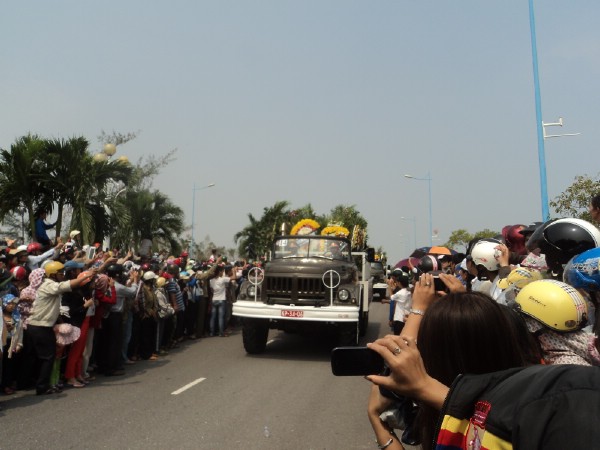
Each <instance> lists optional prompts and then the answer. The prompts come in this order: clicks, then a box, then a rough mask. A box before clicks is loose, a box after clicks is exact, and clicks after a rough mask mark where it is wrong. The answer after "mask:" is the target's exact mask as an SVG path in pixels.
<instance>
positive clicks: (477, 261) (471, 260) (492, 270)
mask: <svg viewBox="0 0 600 450" xmlns="http://www.w3.org/2000/svg"><path fill="white" fill-rule="evenodd" d="M508 259H509V252H508V248H507V247H506V245H504V244H503V243H502V242H500V241H499V240H497V239H481V240H478V241H477V242H475V243H474V245H473V246H472V248H471V249H470V252H469V253H468V256H467V267H469V265H470V266H471V267H469V272H471V273H473V274H475V275H476V276H477V283H474V282H473V283H472V289H473V291H476V292H483V293H484V294H487V295H489V296H491V297H492V298H493V299H494V300H496V301H499V302H500V303H504V300H503V299H501V298H500V297H501V294H502V290H501V289H499V288H498V281H499V280H500V278H501V277H505V276H506V275H508V273H509V272H510V270H511V268H510V265H509V264H508Z"/></svg>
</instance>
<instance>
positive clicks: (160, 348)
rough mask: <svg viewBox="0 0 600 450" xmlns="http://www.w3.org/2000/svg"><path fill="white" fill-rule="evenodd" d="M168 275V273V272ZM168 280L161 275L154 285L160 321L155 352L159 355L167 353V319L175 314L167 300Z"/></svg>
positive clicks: (170, 318)
mask: <svg viewBox="0 0 600 450" xmlns="http://www.w3.org/2000/svg"><path fill="white" fill-rule="evenodd" d="M166 275H168V274H166ZM166 282H167V280H166V278H164V277H163V276H160V277H158V278H157V279H156V283H155V286H154V294H155V295H156V300H157V302H158V313H157V315H158V323H157V330H156V349H155V353H156V354H158V355H164V354H166V353H167V350H166V341H167V339H165V325H166V323H167V321H171V320H172V318H173V316H174V315H175V310H174V309H173V307H172V306H171V303H169V301H168V300H167V295H166V292H165V289H164V287H165V284H166Z"/></svg>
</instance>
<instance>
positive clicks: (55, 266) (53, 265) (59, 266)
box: [44, 261, 65, 277]
mask: <svg viewBox="0 0 600 450" xmlns="http://www.w3.org/2000/svg"><path fill="white" fill-rule="evenodd" d="M64 267H65V266H64V265H63V263H61V262H58V261H50V262H49V263H48V264H46V265H45V266H44V271H45V272H46V276H47V277H49V276H50V275H53V274H55V273H58V272H60V271H61V270H63V269H64Z"/></svg>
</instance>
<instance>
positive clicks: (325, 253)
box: [273, 236, 350, 261]
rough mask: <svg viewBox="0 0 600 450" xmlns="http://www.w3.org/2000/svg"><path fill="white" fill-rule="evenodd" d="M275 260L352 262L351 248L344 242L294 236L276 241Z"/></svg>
mask: <svg viewBox="0 0 600 450" xmlns="http://www.w3.org/2000/svg"><path fill="white" fill-rule="evenodd" d="M273 250H274V251H273V259H284V258H327V259H335V260H339V261H349V260H350V246H349V245H348V242H345V241H342V240H334V239H327V238H322V237H306V236H298V237H296V236H294V237H286V238H281V239H278V240H277V241H275V245H274V249H273Z"/></svg>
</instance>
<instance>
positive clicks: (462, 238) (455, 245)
mask: <svg viewBox="0 0 600 450" xmlns="http://www.w3.org/2000/svg"><path fill="white" fill-rule="evenodd" d="M499 234H500V233H499V232H497V231H492V230H489V229H487V228H486V229H484V230H481V231H477V232H476V233H473V234H471V233H469V232H468V231H467V230H465V229H460V230H455V231H453V232H452V233H451V234H450V237H449V238H448V241H447V242H446V243H445V244H444V247H448V248H451V249H453V250H456V251H457V252H461V253H464V252H465V251H466V250H467V245H468V244H469V242H470V241H471V240H473V239H483V238H493V237H495V236H498V235H499Z"/></svg>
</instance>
